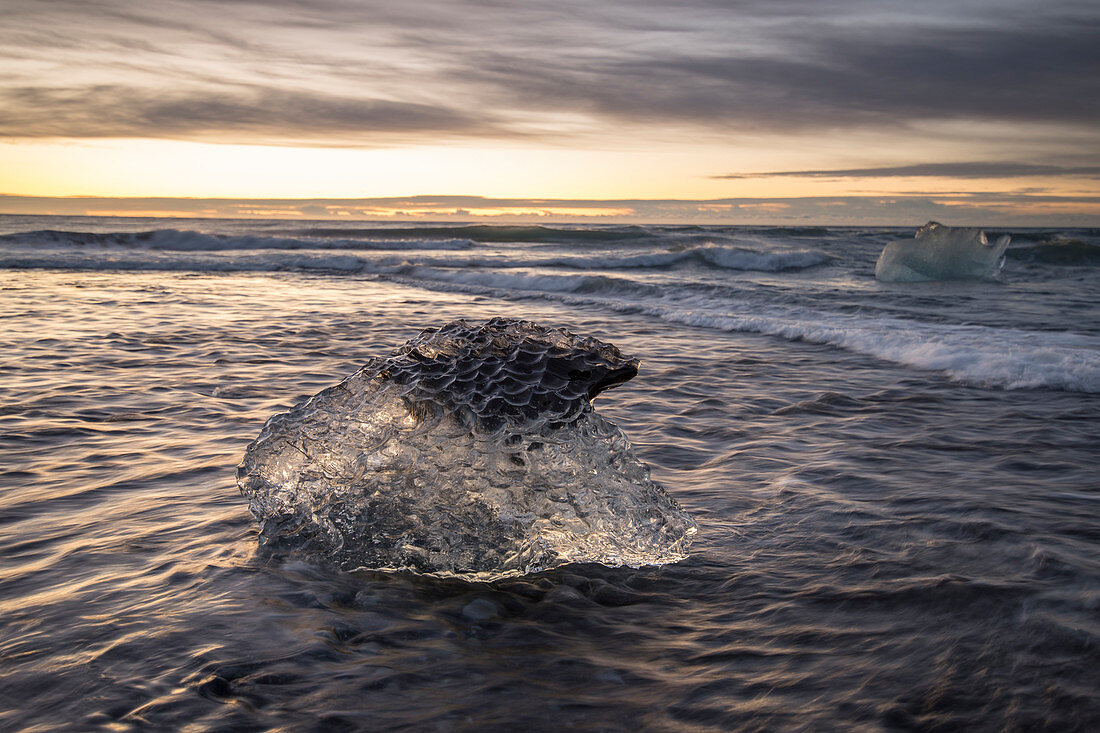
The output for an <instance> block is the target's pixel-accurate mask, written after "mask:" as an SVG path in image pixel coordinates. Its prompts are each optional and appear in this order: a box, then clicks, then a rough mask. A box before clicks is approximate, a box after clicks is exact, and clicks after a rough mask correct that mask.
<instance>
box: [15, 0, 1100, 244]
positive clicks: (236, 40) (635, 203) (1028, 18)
mask: <svg viewBox="0 0 1100 733" xmlns="http://www.w3.org/2000/svg"><path fill="white" fill-rule="evenodd" d="M3 15H4V21H3V24H2V26H0V212H9V213H66V214H72V213H116V214H123V215H142V214H162V215H173V214H176V215H187V216H257V217H264V216H269V217H272V216H290V217H325V218H341V217H343V218H347V217H351V218H394V217H403V218H432V219H454V218H460V219H471V218H493V219H500V220H513V219H539V218H542V219H545V218H556V219H578V218H580V219H593V220H607V221H616V220H627V219H631V220H664V221H681V220H682V221H700V222H703V221H721V222H744V223H775V222H788V221H789V222H804V223H822V224H830V223H851V224H861V223H865V224H871V223H879V224H882V223H892V224H894V223H906V222H913V223H922V222H923V221H924V220H927V219H930V218H938V219H940V220H942V221H945V223H950V224H998V225H1006V224H1017V225H1021V226H1026V225H1037V226H1042V225H1065V226H1100V122H1098V120H1100V4H1098V3H1096V2H1095V0H1087V1H1081V0H1045V1H1044V2H1035V0H1027V1H1026V2H1025V1H1020V0H952V1H950V2H941V1H940V0H922V1H921V2H912V0H909V1H907V2H894V1H893V0H879V1H877V2H872V1H870V0H828V1H824V0H676V1H675V2H666V1H664V0H598V1H597V0H587V1H585V2H576V1H574V0H555V2H545V0H538V1H527V0H514V1H510V2H506V1H503V0H404V1H398V0H313V1H312V2H311V1H310V0H295V1H294V2H290V1H289V0H272V1H268V2H259V1H255V2H248V1H243V0H158V1H157V2H152V3H136V2H133V0H83V1H80V0H48V1H46V0H5V3H4V13H3Z"/></svg>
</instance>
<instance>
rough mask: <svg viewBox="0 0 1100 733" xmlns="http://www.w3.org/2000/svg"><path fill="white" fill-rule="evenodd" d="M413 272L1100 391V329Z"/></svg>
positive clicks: (469, 288)
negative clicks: (1034, 327) (938, 319)
mask: <svg viewBox="0 0 1100 733" xmlns="http://www.w3.org/2000/svg"><path fill="white" fill-rule="evenodd" d="M408 274H411V275H415V276H416V279H415V280H413V281H411V284H420V285H424V284H426V283H425V282H424V279H429V280H436V281H437V282H436V285H435V287H442V288H444V289H457V290H461V291H464V292H482V293H491V294H493V295H496V296H503V297H516V296H519V297H523V298H531V297H536V298H544V299H548V300H557V301H560V302H565V303H568V304H571V305H581V306H589V307H591V306H596V307H602V308H610V309H612V310H615V311H618V312H621V313H624V314H643V315H648V316H651V317H656V318H658V319H660V320H662V321H665V322H667V323H679V324H683V325H687V326H696V327H703V328H712V329H717V330H720V331H729V332H749V333H759V334H764V335H769V336H777V337H781V338H785V339H789V340H791V341H807V342H810V343H817V344H825V345H828V346H835V347H838V348H841V349H844V350H846V351H850V352H853V353H858V354H863V355H866V356H872V357H875V358H877V359H882V360H883V361H888V362H892V363H894V364H899V365H902V366H907V367H913V368H916V369H922V370H930V371H938V372H942V373H944V374H946V375H947V376H948V377H949V378H951V379H953V380H955V381H957V382H960V383H962V384H967V385H970V386H976V387H995V388H1000V389H1027V388H1047V389H1057V390H1065V391H1071V392H1100V338H1097V337H1095V336H1088V335H1081V334H1073V333H1063V332H1051V331H1027V330H1021V329H1008V328H994V327H990V326H977V325H960V324H946V323H929V322H922V321H916V320H910V319H904V318H896V317H888V316H875V315H863V314H846V313H831V312H823V311H820V310H816V309H811V308H806V307H799V306H785V305H774V304H769V305H766V306H765V305H762V304H760V303H753V302H748V301H743V302H731V301H730V300H728V299H720V298H716V297H708V296H706V295H686V297H677V296H676V295H667V296H665V297H661V296H660V293H661V292H662V288H661V287H659V286H647V285H641V284H636V283H631V282H630V281H626V280H618V279H616V278H608V277H604V276H590V275H577V276H571V277H555V276H539V275H534V276H532V275H514V276H511V277H503V278H502V277H500V276H492V277H490V276H488V274H487V273H453V272H439V271H433V270H429V269H426V268H418V269H416V270H412V271H409V272H408ZM509 291H510V292H509ZM663 292H665V293H667V289H665V290H664V291H663ZM646 296H649V297H646Z"/></svg>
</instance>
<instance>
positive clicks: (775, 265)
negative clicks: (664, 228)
mask: <svg viewBox="0 0 1100 733" xmlns="http://www.w3.org/2000/svg"><path fill="white" fill-rule="evenodd" d="M832 261H833V257H831V256H829V255H827V254H825V253H824V252H814V251H812V250H791V251H786V252H760V251H757V250H752V249H744V248H739V247H718V246H714V245H706V246H702V247H686V248H684V249H681V250H677V251H672V252H651V253H646V254H636V255H626V256H619V257H599V256H592V257H557V258H552V259H547V260H543V261H540V262H534V263H532V265H535V266H540V265H545V266H552V267H575V268H583V269H592V270H599V269H609V270H613V269H629V268H647V267H671V266H674V265H678V264H682V263H690V262H693V263H698V264H702V265H706V266H709V267H717V268H720V269H725V270H755V271H760V272H783V271H786V270H802V269H805V268H808V267H817V266H819V265H825V264H828V263H829V262H832Z"/></svg>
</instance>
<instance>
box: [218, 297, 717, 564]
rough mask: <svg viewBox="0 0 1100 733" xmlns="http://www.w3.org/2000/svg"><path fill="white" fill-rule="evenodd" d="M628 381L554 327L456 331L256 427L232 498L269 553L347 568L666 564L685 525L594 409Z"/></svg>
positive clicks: (599, 350) (625, 365)
mask: <svg viewBox="0 0 1100 733" xmlns="http://www.w3.org/2000/svg"><path fill="white" fill-rule="evenodd" d="M637 369H638V361H637V359H634V358H631V357H628V356H625V355H623V354H622V353H621V352H620V351H619V350H618V349H617V348H615V347H614V346H612V345H610V344H606V343H603V342H601V341H598V340H596V339H594V338H580V337H578V336H575V335H573V334H572V333H570V332H568V331H566V330H564V329H560V328H558V329H548V328H544V327H542V326H539V325H537V324H534V323H531V322H528V321H519V320H513V319H503V318H494V319H492V320H490V321H488V322H485V323H480V324H472V323H468V322H466V321H454V322H452V323H449V324H447V325H445V326H443V327H441V328H439V329H428V330H426V331H424V332H423V333H421V334H420V335H419V336H417V337H416V338H414V339H412V340H411V341H409V342H408V343H406V344H405V345H404V346H402V347H401V348H399V349H398V350H397V351H396V352H395V353H394V354H393V355H392V356H388V357H385V358H379V359H374V360H372V361H370V362H368V363H367V364H366V365H365V366H364V367H363V368H362V369H360V370H359V371H358V372H356V373H355V374H353V375H351V376H350V377H348V378H347V379H345V380H344V381H343V382H341V383H340V384H337V385H335V386H333V387H330V388H328V389H326V390H324V391H322V392H320V393H318V394H317V395H315V396H313V397H311V398H310V399H308V400H306V401H305V402H303V403H301V404H299V405H297V406H295V407H294V408H292V409H291V410H290V411H289V412H286V413H282V414H279V415H275V416H274V417H272V418H271V419H270V420H268V422H267V424H266V425H265V426H264V428H263V430H262V431H261V433H260V435H259V437H258V438H256V440H255V441H254V442H253V443H252V444H251V445H249V446H248V449H247V450H246V451H245V456H244V460H243V462H242V463H241V465H240V466H239V467H238V469H237V481H238V485H239V486H240V489H241V492H242V493H244V494H245V495H246V496H248V497H249V499H250V508H251V510H252V513H253V514H254V515H255V516H256V517H257V518H258V519H259V520H260V521H261V522H262V525H263V527H262V532H261V537H262V539H263V541H265V542H269V543H275V544H278V545H280V546H284V547H285V546H291V547H295V548H296V549H297V550H298V551H299V552H304V553H306V554H307V555H309V556H313V557H315V558H318V559H324V560H328V561H332V562H335V563H336V564H337V565H338V566H340V567H341V568H343V569H346V570H353V569H360V568H367V569H377V570H410V571H415V572H419V573H426V574H433V575H441V576H460V577H466V578H470V579H476V580H493V579H497V578H503V577H508V576H513V575H520V574H524V573H530V572H534V571H538V570H543V569H548V568H553V567H557V566H559V565H563V564H565V563H578V562H592V563H601V564H604V565H610V566H619V565H629V566H633V567H638V566H642V565H657V564H664V563H669V562H675V561H677V560H681V559H683V558H684V557H686V555H687V548H688V546H689V545H690V544H691V541H692V539H693V535H694V534H695V532H696V525H695V522H694V521H693V520H692V519H691V517H690V516H688V514H687V513H686V512H684V511H683V510H682V509H681V508H680V506H679V505H678V504H677V503H676V501H675V500H674V499H672V498H671V497H670V496H668V494H666V493H665V491H664V489H662V488H661V487H660V486H659V485H657V484H656V483H655V482H653V481H652V480H651V479H650V477H649V468H648V467H647V466H646V465H644V464H643V463H641V462H640V461H639V460H638V459H637V457H636V456H635V455H634V451H633V449H632V448H631V446H630V443H629V442H628V441H627V439H626V436H624V435H623V433H622V431H621V430H619V428H618V427H616V426H615V425H614V424H613V423H611V422H610V421H608V420H605V419H604V418H603V417H601V416H600V415H599V414H597V413H596V412H595V411H594V410H593V409H592V405H591V404H590V400H591V399H592V398H593V397H595V396H596V394H598V393H599V392H600V391H601V390H603V389H607V388H608V387H613V386H615V385H617V384H621V383H622V382H625V381H626V380H628V379H630V378H631V377H633V376H634V375H636V374H637Z"/></svg>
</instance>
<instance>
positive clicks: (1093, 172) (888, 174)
mask: <svg viewBox="0 0 1100 733" xmlns="http://www.w3.org/2000/svg"><path fill="white" fill-rule="evenodd" d="M713 177H714V178H718V179H729V180H740V179H745V178H922V177H929V178H980V179H993V178H1034V177H1044V178H1045V177H1071V178H1100V165H1085V166H1064V165H1039V164H1035V163H1014V162H1011V161H971V162H966V163H918V164H916V165H895V166H886V167H880V168H840V169H832V170H805V171H767V172H762V173H729V174H726V175H720V176H713Z"/></svg>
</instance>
